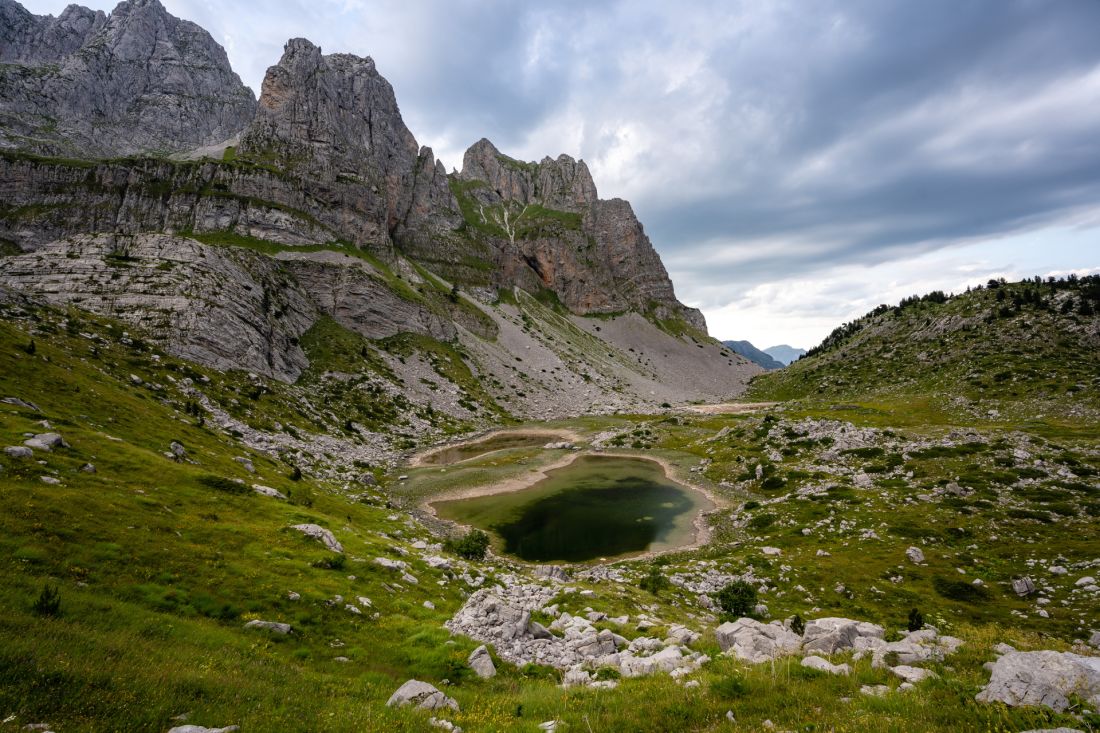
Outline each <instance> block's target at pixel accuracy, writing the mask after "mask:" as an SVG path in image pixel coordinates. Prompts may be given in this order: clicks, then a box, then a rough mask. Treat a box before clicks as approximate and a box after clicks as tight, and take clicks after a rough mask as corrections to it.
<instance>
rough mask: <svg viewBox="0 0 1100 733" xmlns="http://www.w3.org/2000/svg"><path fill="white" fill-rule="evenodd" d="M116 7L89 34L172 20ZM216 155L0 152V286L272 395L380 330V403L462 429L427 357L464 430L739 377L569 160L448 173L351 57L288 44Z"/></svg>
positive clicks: (736, 365) (388, 92) (485, 159)
mask: <svg viewBox="0 0 1100 733" xmlns="http://www.w3.org/2000/svg"><path fill="white" fill-rule="evenodd" d="M131 5H132V4H126V3H124V4H123V5H120V6H119V9H117V10H116V12H115V13H114V14H113V15H112V16H111V17H110V18H108V19H107V20H105V21H104V22H105V23H106V25H105V26H104V27H107V26H110V25H111V24H112V23H114V26H118V27H125V28H129V27H130V26H131V25H133V23H134V22H136V21H126V19H127V18H137V17H145V16H149V17H152V18H154V19H155V20H156V21H157V23H159V24H161V25H165V27H169V26H171V27H176V25H178V24H179V23H182V21H176V20H175V19H172V18H170V16H168V19H165V18H164V17H162V16H166V14H165V13H163V9H161V8H160V6H159V5H156V4H155V2H143V3H138V4H137V5H133V7H131ZM73 13H76V11H75V10H74V11H71V12H69V15H72V14H73ZM85 15H86V14H85ZM80 17H84V15H81V16H80ZM89 17H91V16H89ZM111 18H113V19H114V20H111ZM124 21H126V22H124ZM27 22H28V23H31V25H32V26H33V25H34V23H39V25H41V23H44V22H45V21H41V20H40V21H34V20H33V16H32V17H31V21H27ZM59 22H60V21H59ZM173 24H176V25H173ZM70 25H71V24H70ZM114 26H112V27H114ZM35 27H36V28H37V27H38V26H35ZM157 27H158V28H159V27H160V26H159V25H158V26H157ZM89 32H92V31H89ZM44 34H45V31H41V29H39V30H36V31H34V32H31V31H26V30H25V32H24V37H25V39H28V38H29V39H30V40H28V41H26V42H25V43H23V45H22V46H21V47H20V48H22V49H23V50H21V51H20V53H22V54H24V55H33V49H34V48H41V49H42V50H41V52H40V53H41V54H47V55H48V54H53V53H56V52H55V51H54V50H53V49H54V47H55V46H57V44H56V43H53V42H49V43H47V42H46V41H43V40H41V38H42V37H43V35H44ZM46 35H48V34H46ZM36 44H37V45H36ZM62 45H64V44H62ZM28 49H30V50H28ZM150 73H151V74H153V76H152V77H151V80H150V81H149V87H148V89H149V90H157V89H158V88H159V87H158V83H157V81H156V74H155V71H154V72H150ZM162 86H163V85H162ZM156 93H158V94H160V93H163V94H169V95H171V94H173V93H175V92H174V91H173V89H172V88H171V87H163V88H160V91H157V92H156ZM116 96H117V95H116ZM47 101H49V100H47ZM116 101H118V102H119V103H120V104H121V103H123V102H124V101H125V99H123V98H119V99H117V100H116ZM50 103H51V104H52V102H50ZM66 114H67V113H66ZM161 132H162V134H164V135H167V136H169V137H170V134H171V133H170V131H161ZM231 143H234V141H232V140H230V141H223V142H222V143H221V144H218V145H206V146H203V147H200V148H199V149H198V150H195V151H192V152H191V153H189V154H188V155H186V156H182V157H180V156H177V157H175V158H164V157H153V156H139V157H133V158H121V159H118V158H116V159H111V160H98V159H96V158H97V157H98V156H97V155H96V153H95V150H94V149H90V150H89V151H87V153H86V157H87V158H88V159H84V160H78V159H71V158H70V159H58V158H47V157H42V156H39V155H35V154H32V153H30V152H28V150H27V148H23V149H21V150H14V151H13V150H8V151H0V242H2V243H3V244H4V248H5V252H6V253H7V254H8V255H10V256H8V257H6V258H4V259H0V282H2V283H6V284H8V285H9V286H13V287H17V288H20V289H22V290H23V291H26V292H32V293H35V294H37V295H39V296H41V297H44V298H46V299H47V300H49V301H50V302H52V303H55V304H68V305H77V306H79V307H81V308H85V309H87V310H89V311H92V312H96V313H99V314H103V315H111V316H113V317H117V318H120V319H122V320H125V321H126V322H127V323H129V324H131V325H132V326H134V327H136V328H140V329H141V333H142V338H147V339H149V340H151V341H153V342H155V343H157V344H158V345H160V346H161V347H162V348H164V349H165V350H167V351H168V352H169V353H172V354H175V355H177V356H181V357H184V358H188V359H193V360H195V361H197V362H198V363H200V364H202V365H206V366H211V367H216V368H218V369H243V370H247V371H250V372H252V373H254V374H256V375H259V376H262V377H267V378H273V379H276V380H279V381H283V382H287V383H294V382H295V381H296V380H298V379H299V378H301V376H302V375H303V374H305V373H306V372H307V371H308V370H309V367H310V364H309V361H308V359H307V356H306V354H305V353H304V349H303V347H302V342H303V339H305V338H306V336H307V334H308V333H309V332H310V330H311V329H313V328H314V327H315V326H317V325H318V324H321V323H323V322H327V321H328V320H331V321H332V322H333V323H335V324H336V325H337V326H338V327H339V328H342V329H345V330H347V331H348V332H350V333H352V334H355V335H356V336H357V337H362V338H366V339H369V340H384V339H392V338H396V337H398V336H402V337H405V338H406V341H407V344H406V346H407V347H408V348H409V349H411V350H412V351H413V352H417V353H420V354H421V355H422V356H423V357H424V358H419V357H418V358H417V359H415V360H406V361H404V362H399V363H397V364H396V365H394V364H391V365H390V368H391V369H392V370H393V371H394V373H395V374H396V375H398V385H399V386H397V387H396V388H397V389H398V390H399V391H400V392H401V394H402V395H403V396H404V397H405V398H406V399H408V400H410V403H412V404H418V405H431V406H432V407H433V409H437V410H440V411H441V413H442V414H445V415H447V416H449V417H450V418H452V419H454V420H456V421H459V422H460V423H462V424H466V425H469V424H470V423H469V422H468V421H469V420H471V419H474V420H475V422H476V420H477V419H479V418H474V417H473V415H472V413H471V411H470V410H469V409H467V407H465V406H464V404H472V403H470V401H469V400H468V399H467V398H466V397H464V396H462V395H467V394H468V390H466V389H465V388H464V387H461V388H460V387H458V386H454V387H453V388H452V389H448V390H447V393H448V394H455V395H459V398H457V399H442V398H441V397H442V396H441V395H436V394H431V390H426V389H424V388H423V385H424V383H425V381H427V382H431V383H435V377H434V376H429V375H428V374H425V373H424V371H423V370H424V369H425V367H428V371H429V372H430V373H434V371H436V370H433V369H431V368H430V364H429V362H430V361H431V359H428V358H427V356H426V355H427V354H431V353H437V352H439V353H442V352H440V350H441V349H442V350H443V351H446V350H449V349H453V350H455V353H457V354H459V356H458V358H459V359H460V360H461V362H462V364H463V368H464V369H466V370H467V371H468V372H469V373H471V374H475V375H477V377H478V379H479V380H480V381H481V382H482V384H483V385H484V386H483V388H484V390H486V396H487V397H488V399H490V400H492V401H494V404H496V405H497V406H499V408H500V412H499V413H498V412H497V411H493V410H491V411H490V412H489V413H479V414H484V417H482V418H480V419H488V417H489V415H490V414H491V415H498V414H508V415H513V416H516V417H534V416H538V417H552V416H561V415H573V414H579V413H580V412H583V411H586V410H596V411H613V410H628V409H635V408H637V407H639V406H641V405H648V406H651V407H657V406H659V405H660V404H662V403H669V404H672V403H682V402H690V401H700V400H706V401H709V400H725V399H729V398H731V397H734V396H736V395H737V394H739V393H740V392H741V391H742V390H743V388H744V384H745V381H746V380H747V379H748V378H749V377H751V376H752V375H753V374H754V373H755V367H752V366H750V365H749V364H748V363H747V362H746V361H744V360H741V359H739V358H736V357H731V355H730V354H729V353H728V352H727V351H726V350H725V349H723V348H722V347H721V346H720V345H719V344H717V343H716V342H714V341H713V340H711V339H710V338H709V337H708V336H707V335H706V332H705V328H706V325H705V323H704V322H703V319H702V316H701V314H699V313H698V312H697V311H694V310H692V309H689V308H686V307H685V306H683V305H682V304H681V303H680V302H679V301H678V300H677V299H676V297H675V293H674V292H673V289H672V284H671V282H670V281H669V279H668V275H667V273H666V271H665V269H664V266H663V265H662V264H661V261H660V258H659V257H658V255H657V253H656V251H655V250H654V249H653V247H652V245H651V244H650V242H649V240H648V238H647V237H646V236H645V233H644V230H643V229H642V226H641V224H640V223H639V222H638V221H637V219H636V218H635V217H634V215H633V212H632V211H631V210H630V206H629V204H627V203H626V202H624V201H617V200H616V201H602V200H600V199H599V198H598V197H597V195H596V189H595V185H594V183H593V181H592V179H591V176H590V175H589V173H588V170H587V168H586V167H585V165H584V163H583V162H578V161H574V160H573V159H571V158H569V157H568V156H560V157H559V158H558V159H556V160H552V159H549V158H547V159H545V160H544V161H542V162H541V163H538V164H535V163H530V164H528V163H520V162H518V161H514V160H512V159H510V158H507V156H504V155H502V154H500V153H499V152H498V151H497V150H496V149H495V148H494V147H493V146H492V144H491V143H489V142H488V141H481V142H479V143H477V144H476V145H475V146H473V147H472V148H471V149H470V152H469V153H468V154H467V164H466V165H464V170H463V173H462V174H459V175H456V176H447V175H446V173H445V171H444V170H443V168H442V166H441V164H439V162H438V161H436V160H435V158H434V155H433V154H432V151H431V150H430V149H428V148H419V147H418V145H417V143H416V140H415V139H414V137H413V135H412V133H411V132H410V131H409V130H408V128H407V127H406V126H405V124H404V121H403V120H402V117H401V113H400V110H399V109H398V106H397V101H396V96H395V94H394V91H393V89H392V88H391V87H390V85H389V83H388V82H387V81H386V80H385V79H384V78H383V77H382V76H381V75H380V74H379V73H378V71H377V69H376V67H375V65H374V62H373V61H372V60H371V59H370V58H359V57H355V56H351V55H349V54H330V55H324V54H322V53H321V49H319V48H318V47H316V46H315V45H313V44H311V43H310V42H309V41H306V40H304V39H292V40H291V41H289V42H288V43H287V44H286V47H285V49H284V53H283V55H282V57H281V59H280V60H279V62H278V63H277V64H275V65H274V66H272V67H271V68H270V69H269V70H268V74H267V77H266V78H265V81H264V86H263V91H262V94H261V99H260V103H259V105H258V108H257V111H256V115H255V117H254V118H252V119H251V120H250V121H248V122H247V126H246V127H244V129H243V132H242V133H241V135H240V138H239V140H238V141H236V144H231ZM179 144H180V141H178V140H177V141H174V142H172V144H171V145H169V147H173V146H174V147H178V145H179ZM30 149H31V150H33V149H34V147H33V146H30ZM628 323H629V324H631V325H630V327H629V328H622V327H620V324H628ZM448 381H450V380H448ZM441 391H442V390H441ZM383 438H385V436H383ZM383 442H384V440H383Z"/></svg>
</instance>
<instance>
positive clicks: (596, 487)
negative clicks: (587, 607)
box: [431, 455, 713, 563]
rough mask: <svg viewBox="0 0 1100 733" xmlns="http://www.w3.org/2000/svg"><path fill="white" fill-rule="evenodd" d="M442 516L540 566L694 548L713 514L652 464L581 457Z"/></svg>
mask: <svg viewBox="0 0 1100 733" xmlns="http://www.w3.org/2000/svg"><path fill="white" fill-rule="evenodd" d="M431 505H432V507H433V508H434V509H435V512H436V514H437V515H438V516H440V517H442V518H444V519H449V520H452V521H454V522H457V523H459V524H463V525H468V526H471V527H476V528H478V529H482V530H484V531H486V532H488V533H489V534H490V536H491V537H492V538H493V541H494V546H495V547H496V549H497V550H498V551H499V552H503V553H505V554H507V555H511V556H514V557H516V558H519V559H521V560H525V561H528V562H536V563H545V562H571V563H583V562H589V561H595V560H607V559H613V558H620V557H624V556H629V555H635V554H639V553H645V552H660V551H663V550H670V549H674V548H677V547H683V546H685V545H690V544H692V543H693V542H694V540H695V532H696V528H695V519H696V517H697V516H698V515H699V513H700V512H703V511H707V510H709V509H711V508H713V505H712V504H711V502H710V501H709V500H708V499H707V498H706V496H705V495H704V494H702V493H701V492H699V491H697V490H695V489H691V488H689V487H687V486H684V485H682V484H679V483H677V482H676V481H673V480H672V479H670V478H669V477H668V476H667V475H666V473H665V469H664V467H663V466H662V465H661V464H660V463H658V462H656V461H652V460H648V459H645V458H633V457H624V456H604V455H579V456H577V457H576V458H575V459H574V460H573V461H572V462H570V463H569V464H567V465H565V466H562V467H560V468H554V469H551V470H549V471H547V472H546V474H545V477H544V478H542V479H540V480H538V481H537V482H535V483H533V484H532V485H531V486H529V487H527V488H523V489H520V490H518V491H512V492H509V493H495V494H490V495H485V496H475V497H471V498H463V499H454V500H441V501H434V502H432V503H431Z"/></svg>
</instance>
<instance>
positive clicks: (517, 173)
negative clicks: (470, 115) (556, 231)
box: [460, 138, 598, 213]
mask: <svg viewBox="0 0 1100 733" xmlns="http://www.w3.org/2000/svg"><path fill="white" fill-rule="evenodd" d="M460 177H461V178H463V179H465V180H468V181H484V182H485V183H488V184H489V188H490V189H491V190H492V191H494V192H495V193H496V194H497V196H499V197H500V198H501V199H502V200H505V201H518V202H520V203H524V204H527V203H534V202H537V203H539V204H541V205H542V206H545V207H546V208H548V209H557V210H560V211H570V212H574V213H579V212H582V211H584V209H585V208H586V207H588V206H591V205H592V204H594V203H595V202H596V200H597V198H598V197H597V195H596V184H595V183H593V181H592V174H591V173H589V172H588V166H587V165H585V162H584V161H583V160H580V161H577V160H573V159H572V158H570V157H569V156H568V155H559V156H558V159H557V160H554V159H552V158H550V157H549V156H547V157H545V158H543V159H542V162H541V163H525V162H523V161H519V160H515V159H514V158H509V157H508V156H507V155H504V154H503V153H501V152H500V151H499V150H497V149H496V146H494V145H493V144H492V143H491V142H489V141H488V140H486V139H485V138H482V139H481V140H478V141H477V142H476V143H474V144H473V145H472V146H470V149H469V150H467V151H466V154H465V155H463V156H462V173H461V174H460Z"/></svg>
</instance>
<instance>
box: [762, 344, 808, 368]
mask: <svg viewBox="0 0 1100 733" xmlns="http://www.w3.org/2000/svg"><path fill="white" fill-rule="evenodd" d="M764 353H765V354H767V355H768V356H770V357H772V358H773V359H775V360H776V361H778V362H781V363H782V364H783V365H784V366H786V365H787V364H790V363H791V362H792V361H795V360H797V359H798V357H800V356H802V355H803V354H805V353H806V350H805V349H799V348H796V347H794V346H788V345H787V344H780V345H779V346H769V347H768V348H766V349H764Z"/></svg>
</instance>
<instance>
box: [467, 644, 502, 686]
mask: <svg viewBox="0 0 1100 733" xmlns="http://www.w3.org/2000/svg"><path fill="white" fill-rule="evenodd" d="M466 663H467V664H469V665H470V669H472V670H473V671H474V673H475V674H476V675H477V676H478V677H480V678H481V679H483V680H487V679H489V678H490V677H495V676H496V674H497V668H496V665H495V664H493V658H492V657H491V656H489V650H488V648H486V646H485V645H484V644H482V645H481V646H479V647H478V648H477V649H474V650H473V651H472V652H470V657H469V659H467V660H466Z"/></svg>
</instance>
